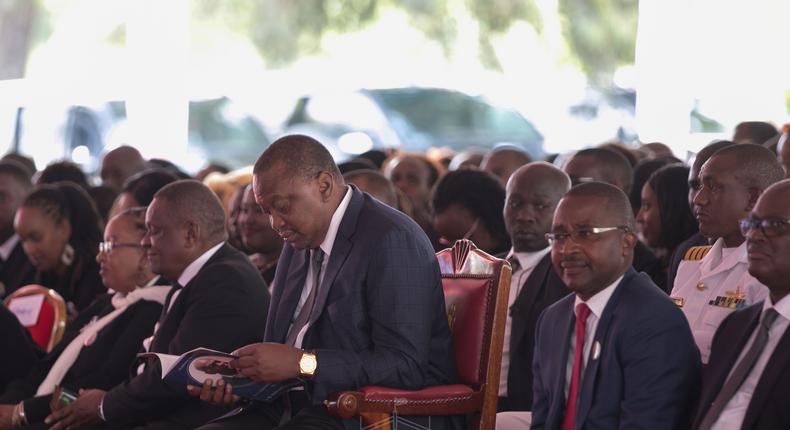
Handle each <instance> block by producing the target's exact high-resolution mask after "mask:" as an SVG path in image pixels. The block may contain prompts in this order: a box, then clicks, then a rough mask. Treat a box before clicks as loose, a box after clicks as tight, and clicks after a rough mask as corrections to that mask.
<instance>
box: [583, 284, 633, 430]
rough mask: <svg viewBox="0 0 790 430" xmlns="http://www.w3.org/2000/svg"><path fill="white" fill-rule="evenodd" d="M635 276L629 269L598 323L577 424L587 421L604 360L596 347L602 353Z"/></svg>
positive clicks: (584, 374)
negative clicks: (615, 317)
mask: <svg viewBox="0 0 790 430" xmlns="http://www.w3.org/2000/svg"><path fill="white" fill-rule="evenodd" d="M634 276H636V272H635V271H634V269H633V268H629V269H628V271H627V272H626V273H625V276H624V277H623V279H622V280H621V281H620V284H619V285H618V286H617V289H615V291H614V293H613V294H612V296H611V297H610V298H609V302H608V303H607V304H606V306H605V307H604V309H603V313H602V314H601V319H600V320H599V321H598V326H597V327H596V328H595V334H594V337H593V343H592V348H590V356H589V357H587V366H585V368H584V373H583V374H582V385H581V389H580V390H579V406H578V408H577V410H576V422H577V423H583V422H585V420H586V419H587V415H588V414H589V412H590V407H591V406H592V400H593V396H594V394H595V378H596V376H597V375H598V369H599V367H600V364H601V358H602V357H601V354H599V355H598V357H593V355H594V354H595V349H596V347H595V345H596V344H598V345H600V346H599V348H601V353H602V352H603V349H604V346H605V345H606V342H607V334H608V332H609V325H610V323H611V322H612V317H613V315H614V313H615V312H616V311H617V303H618V302H619V299H620V294H621V293H622V291H623V288H627V286H628V284H629V283H631V281H632V280H633V278H634Z"/></svg>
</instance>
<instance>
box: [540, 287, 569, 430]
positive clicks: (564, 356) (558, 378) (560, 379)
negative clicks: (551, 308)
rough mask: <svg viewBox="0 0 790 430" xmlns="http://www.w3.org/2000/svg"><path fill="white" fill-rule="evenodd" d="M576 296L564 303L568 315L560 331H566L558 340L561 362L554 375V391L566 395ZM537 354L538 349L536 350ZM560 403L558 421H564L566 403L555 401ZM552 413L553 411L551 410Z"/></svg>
mask: <svg viewBox="0 0 790 430" xmlns="http://www.w3.org/2000/svg"><path fill="white" fill-rule="evenodd" d="M574 297H575V296H569V297H567V298H565V299H563V300H564V302H563V303H562V307H563V308H564V310H563V314H564V315H567V316H566V317H563V318H562V322H561V323H560V326H559V331H558V332H559V333H565V335H564V336H561V337H559V338H558V339H557V340H558V341H559V342H561V344H560V346H559V348H558V349H559V351H560V363H559V365H558V366H557V375H554V384H553V385H554V390H553V391H554V392H555V393H559V394H560V396H564V395H563V394H562V393H565V369H566V368H567V367H568V353H569V352H570V349H571V330H573V326H574V324H576V316H575V314H574V313H573V301H574ZM536 354H537V351H536ZM555 403H556V404H557V405H558V409H557V410H556V412H557V413H558V414H559V418H558V421H557V423H561V422H562V414H563V411H564V410H565V404H564V403H562V404H560V403H559V402H555ZM549 414H551V411H549Z"/></svg>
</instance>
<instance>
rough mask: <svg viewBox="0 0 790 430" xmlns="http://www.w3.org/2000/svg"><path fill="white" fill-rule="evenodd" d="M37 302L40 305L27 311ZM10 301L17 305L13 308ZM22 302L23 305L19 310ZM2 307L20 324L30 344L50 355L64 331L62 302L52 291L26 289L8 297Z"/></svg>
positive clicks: (35, 286)
mask: <svg viewBox="0 0 790 430" xmlns="http://www.w3.org/2000/svg"><path fill="white" fill-rule="evenodd" d="M37 300H38V301H39V303H40V304H39V305H38V306H35V307H36V308H31V305H35V304H36V302H37ZM14 301H17V304H16V305H14ZM23 301H26V302H27V303H26V304H25V305H24V306H19V305H20V304H21V303H22V302H23ZM4 304H5V306H6V307H7V308H8V309H9V310H10V311H11V312H13V313H14V314H15V315H16V316H17V318H19V320H20V322H22V323H23V325H24V326H25V328H26V329H27V331H28V332H29V333H30V336H31V337H32V338H33V341H34V342H35V343H36V344H37V345H38V346H40V347H41V348H42V349H44V350H45V351H47V352H49V351H52V349H53V348H55V345H57V344H58V342H60V339H61V338H63V332H64V331H65V330H66V302H65V301H64V300H63V297H61V296H60V294H58V293H57V292H56V291H55V290H51V289H49V288H46V287H42V286H41V285H28V286H25V287H22V288H20V289H18V290H16V291H14V292H13V293H11V294H10V295H9V296H8V297H6V299H5V301H4ZM36 314H37V315H36Z"/></svg>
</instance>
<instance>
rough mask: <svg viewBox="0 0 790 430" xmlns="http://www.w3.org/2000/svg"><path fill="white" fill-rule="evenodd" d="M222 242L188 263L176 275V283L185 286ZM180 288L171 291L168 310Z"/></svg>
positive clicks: (220, 246) (182, 287)
mask: <svg viewBox="0 0 790 430" xmlns="http://www.w3.org/2000/svg"><path fill="white" fill-rule="evenodd" d="M224 244H225V242H220V243H218V244H217V245H214V246H212V247H211V248H210V249H209V250H208V251H206V252H204V253H203V254H201V255H200V257H198V258H196V259H195V260H194V261H192V262H191V263H189V265H188V266H187V267H186V269H184V271H183V272H181V276H179V277H178V284H179V285H181V290H183V289H184V288H186V286H187V284H188V283H189V281H191V280H192V278H194V277H195V276H197V274H198V272H200V269H202V268H203V266H205V265H206V263H207V262H208V260H209V259H210V258H211V257H213V256H214V254H216V253H217V251H219V249H220V248H222V245H224ZM181 290H178V291H176V292H175V293H173V297H171V298H170V303H169V305H168V306H167V310H168V311H170V308H172V307H173V303H175V302H176V299H177V298H178V295H179V294H181Z"/></svg>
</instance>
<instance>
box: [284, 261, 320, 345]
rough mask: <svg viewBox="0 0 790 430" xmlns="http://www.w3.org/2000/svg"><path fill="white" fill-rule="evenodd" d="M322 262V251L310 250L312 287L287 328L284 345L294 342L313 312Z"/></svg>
mask: <svg viewBox="0 0 790 430" xmlns="http://www.w3.org/2000/svg"><path fill="white" fill-rule="evenodd" d="M323 262H324V251H322V250H321V248H316V249H314V250H312V252H311V255H310V265H311V266H312V268H313V277H312V278H311V279H312V288H310V293H308V294H307V299H306V300H305V302H304V305H302V309H300V310H299V315H297V317H296V320H295V321H294V323H293V324H292V325H291V329H290V330H288V336H286V338H285V344H286V345H294V344H296V338H297V337H298V336H299V332H300V331H302V328H303V327H304V326H305V325H306V324H307V322H308V321H310V315H311V314H312V313H313V306H315V298H316V296H317V295H318V287H319V285H320V281H321V266H323Z"/></svg>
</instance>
